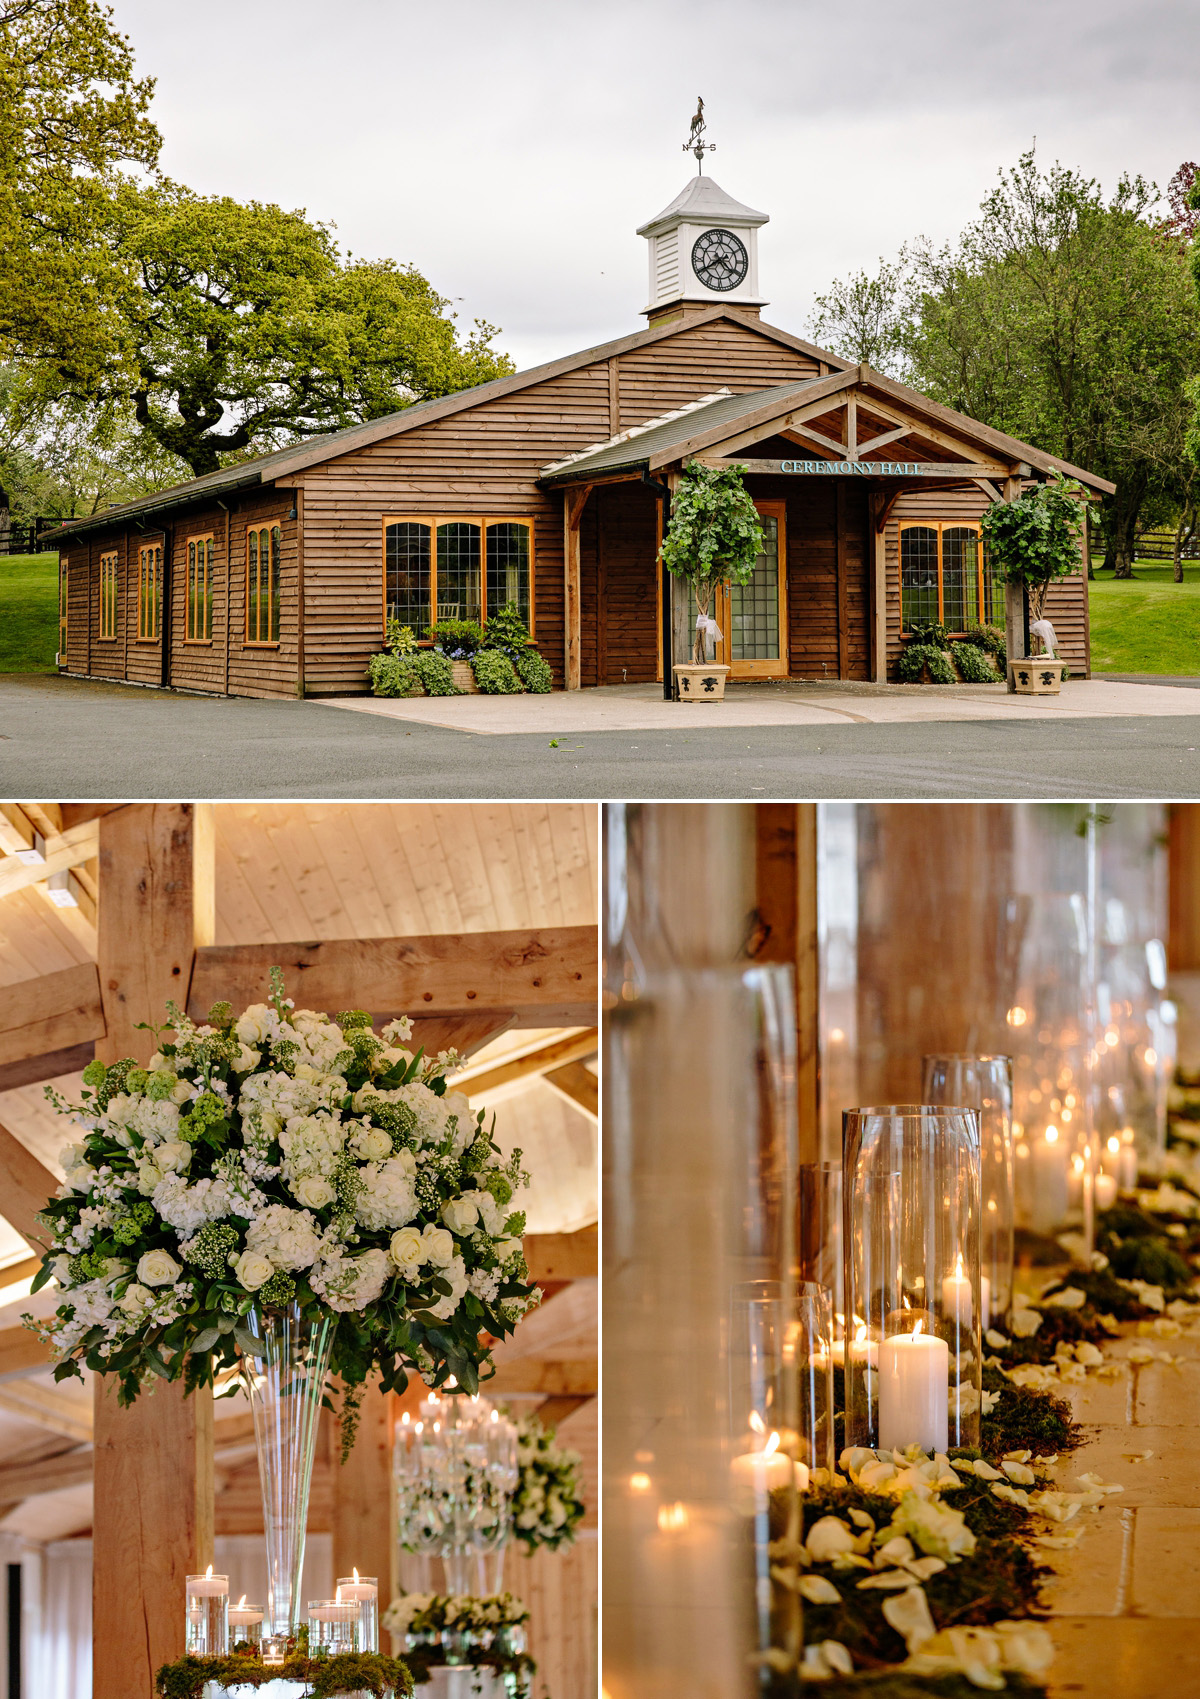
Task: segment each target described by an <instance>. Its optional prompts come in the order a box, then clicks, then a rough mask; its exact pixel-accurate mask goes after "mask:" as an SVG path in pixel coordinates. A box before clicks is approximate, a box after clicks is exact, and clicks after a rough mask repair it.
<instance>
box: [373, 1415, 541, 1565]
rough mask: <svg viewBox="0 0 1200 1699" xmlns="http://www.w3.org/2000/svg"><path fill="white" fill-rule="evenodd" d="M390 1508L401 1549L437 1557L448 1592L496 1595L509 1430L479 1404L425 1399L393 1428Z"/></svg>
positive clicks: (504, 1534) (511, 1482) (513, 1436)
mask: <svg viewBox="0 0 1200 1699" xmlns="http://www.w3.org/2000/svg"><path fill="white" fill-rule="evenodd" d="M395 1474H396V1508H397V1516H398V1519H399V1532H400V1544H401V1546H402V1547H403V1548H404V1549H405V1550H406V1551H411V1552H417V1553H420V1554H422V1555H424V1556H428V1557H440V1558H441V1560H442V1564H443V1567H444V1570H445V1577H446V1589H447V1591H448V1592H450V1593H471V1592H477V1593H480V1594H487V1593H494V1592H498V1591H499V1590H500V1582H501V1574H502V1567H503V1554H504V1546H505V1543H506V1541H507V1540H508V1537H509V1534H510V1532H511V1529H512V1500H513V1495H514V1493H515V1492H516V1489H517V1481H518V1466H517V1428H516V1424H515V1423H513V1422H510V1421H509V1420H508V1418H507V1417H506V1416H504V1415H503V1414H502V1413H501V1412H500V1411H499V1410H497V1409H496V1407H495V1406H494V1405H493V1404H492V1403H491V1401H490V1400H489V1399H487V1398H483V1397H481V1396H476V1397H473V1398H472V1397H468V1396H466V1395H465V1394H463V1393H450V1394H447V1395H444V1396H442V1395H439V1394H437V1393H430V1395H429V1397H428V1398H426V1399H424V1400H423V1402H422V1404H421V1406H420V1411H419V1414H418V1419H417V1420H416V1421H414V1420H413V1419H412V1417H411V1416H410V1415H409V1414H408V1412H405V1414H404V1415H403V1417H402V1418H401V1420H400V1423H399V1425H398V1427H397V1429H396V1445H395Z"/></svg>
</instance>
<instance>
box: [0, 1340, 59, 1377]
mask: <svg viewBox="0 0 1200 1699" xmlns="http://www.w3.org/2000/svg"><path fill="white" fill-rule="evenodd" d="M49 1363H50V1347H49V1346H48V1345H45V1344H43V1342H42V1341H41V1340H40V1339H39V1338H38V1336H37V1334H36V1333H30V1331H29V1329H28V1328H26V1327H0V1383H3V1382H4V1381H7V1380H12V1379H14V1378H15V1377H16V1376H18V1375H28V1374H32V1373H33V1372H34V1370H35V1369H44V1368H47V1367H48V1366H49Z"/></svg>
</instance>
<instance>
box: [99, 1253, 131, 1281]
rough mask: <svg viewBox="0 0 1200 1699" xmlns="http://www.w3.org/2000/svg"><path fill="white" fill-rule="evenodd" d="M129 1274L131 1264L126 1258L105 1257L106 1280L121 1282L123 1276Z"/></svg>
mask: <svg viewBox="0 0 1200 1699" xmlns="http://www.w3.org/2000/svg"><path fill="white" fill-rule="evenodd" d="M128 1273H129V1264H128V1262H127V1261H126V1260H125V1258H124V1257H105V1259H104V1278H105V1280H119V1279H120V1278H121V1276H122V1275H123V1274H128Z"/></svg>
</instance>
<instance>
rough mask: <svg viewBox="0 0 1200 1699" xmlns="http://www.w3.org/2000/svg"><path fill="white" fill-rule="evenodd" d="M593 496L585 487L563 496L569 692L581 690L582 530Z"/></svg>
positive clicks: (565, 659) (565, 663)
mask: <svg viewBox="0 0 1200 1699" xmlns="http://www.w3.org/2000/svg"><path fill="white" fill-rule="evenodd" d="M591 493H592V486H591V485H590V484H583V485H581V486H579V487H577V488H575V489H568V490H567V491H566V493H565V495H564V496H563V616H564V619H565V621H566V631H565V636H564V647H563V671H564V673H565V675H566V686H567V689H568V690H578V689H579V688H580V685H581V673H580V668H581V665H582V635H581V630H580V620H581V606H582V586H581V568H580V538H579V527H580V524H581V522H582V520H583V510H584V508H585V506H586V505H587V498H588V497H589V495H591Z"/></svg>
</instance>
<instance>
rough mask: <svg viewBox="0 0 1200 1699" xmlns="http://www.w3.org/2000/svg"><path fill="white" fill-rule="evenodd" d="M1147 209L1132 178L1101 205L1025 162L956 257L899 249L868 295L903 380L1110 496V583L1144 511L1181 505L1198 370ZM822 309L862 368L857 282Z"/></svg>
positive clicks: (1183, 296) (1073, 184)
mask: <svg viewBox="0 0 1200 1699" xmlns="http://www.w3.org/2000/svg"><path fill="white" fill-rule="evenodd" d="M1157 202H1158V195H1157V191H1156V190H1155V189H1154V188H1153V186H1152V185H1150V184H1148V183H1146V182H1144V181H1143V180H1142V179H1141V178H1138V177H1135V178H1123V179H1122V180H1121V182H1120V183H1119V184H1118V186H1117V189H1116V191H1115V193H1113V194H1112V195H1111V196H1110V197H1109V198H1108V199H1105V197H1104V196H1103V194H1102V193H1101V190H1100V188H1099V185H1098V184H1096V183H1095V182H1093V181H1091V180H1090V179H1087V178H1085V177H1083V176H1081V175H1080V174H1078V173H1076V172H1073V171H1071V170H1069V169H1067V168H1065V167H1063V166H1060V165H1055V166H1053V167H1052V168H1051V169H1050V170H1049V171H1047V172H1044V173H1043V172H1042V171H1041V170H1040V169H1039V167H1038V164H1037V160H1036V157H1035V154H1034V152H1033V150H1032V149H1031V150H1030V151H1029V152H1027V153H1025V154H1023V155H1022V157H1021V158H1020V160H1019V161H1018V163H1017V165H1016V166H1015V167H1014V168H1013V169H1012V170H1010V171H1002V172H1001V173H1000V174H999V182H998V184H997V186H996V188H995V189H994V190H993V191H992V193H991V194H989V195H988V196H987V197H986V199H985V200H984V202H983V203H982V206H981V209H980V216H979V217H978V218H977V219H976V220H975V221H974V222H973V223H972V224H971V225H970V226H969V227H968V228H967V229H966V230H965V231H964V232H963V234H962V236H961V237H960V238H959V239H958V241H957V242H956V243H954V244H950V245H947V246H945V247H943V248H941V249H935V248H934V247H933V246H932V245H931V244H930V243H928V242H924V241H922V242H917V243H914V244H912V245H911V246H910V247H908V248H907V249H905V250H904V252H903V253H902V255H901V256H900V260H899V262H898V263H897V265H896V266H895V267H891V268H887V267H885V268H883V269H882V270H881V273H880V276H879V278H878V279H877V280H875V281H876V283H877V285H878V287H877V289H876V291H875V294H874V296H871V297H869V298H870V300H873V301H874V303H875V304H876V305H877V307H878V311H879V322H878V324H877V325H875V326H874V329H873V334H874V336H875V338H876V340H877V342H878V343H879V345H880V346H881V347H883V348H885V349H888V348H890V349H892V350H893V351H894V352H893V353H892V355H891V356H890V357H891V358H892V360H893V362H896V363H899V364H900V365H901V366H902V367H903V375H904V376H905V378H906V381H908V382H910V383H912V384H913V385H914V386H916V387H917V388H919V389H922V390H924V391H925V392H926V393H928V394H930V395H932V396H934V397H935V398H936V399H937V400H939V401H942V402H944V403H946V404H947V405H948V406H951V407H954V408H957V409H958V410H959V411H961V412H964V413H967V414H969V415H970V416H971V417H973V418H976V419H980V420H982V421H983V422H984V423H986V424H989V425H992V426H993V427H995V428H997V429H999V430H1003V431H1006V432H1008V433H1009V434H1010V435H1012V436H1015V437H1018V438H1020V439H1022V440H1023V441H1026V442H1032V443H1036V444H1037V445H1038V446H1039V447H1041V448H1043V449H1046V450H1048V451H1049V452H1050V453H1052V454H1057V455H1061V456H1062V458H1063V459H1064V460H1069V461H1071V462H1073V463H1074V464H1076V465H1080V466H1086V467H1088V468H1089V470H1091V471H1095V472H1098V473H1100V474H1101V475H1102V476H1106V477H1109V478H1111V479H1112V480H1113V481H1114V482H1115V483H1116V485H1117V492H1116V495H1115V496H1114V497H1113V498H1112V499H1111V500H1110V501H1109V502H1106V503H1105V505H1104V507H1103V509H1102V510H1101V512H1100V524H1101V527H1102V529H1103V532H1104V536H1105V542H1106V560H1107V564H1110V565H1112V566H1113V567H1114V568H1115V570H1116V573H1117V575H1118V576H1121V577H1128V576H1129V575H1130V574H1131V572H1132V566H1133V553H1134V546H1135V542H1136V538H1137V531H1138V526H1139V522H1140V520H1141V517H1142V515H1143V513H1144V512H1145V511H1146V510H1147V508H1148V505H1153V504H1155V503H1158V502H1163V501H1166V502H1175V501H1177V500H1178V499H1179V485H1180V476H1181V469H1182V467H1183V457H1182V455H1181V452H1180V449H1181V444H1182V434H1181V432H1182V430H1183V428H1184V426H1185V421H1186V417H1187V413H1188V405H1187V393H1188V392H1187V385H1188V380H1189V378H1190V377H1191V375H1192V373H1193V372H1195V371H1196V370H1197V369H1198V368H1200V310H1198V308H1197V303H1196V301H1195V299H1194V297H1193V293H1192V291H1191V290H1190V289H1189V288H1188V287H1187V266H1186V263H1185V260H1186V246H1185V242H1184V241H1183V240H1182V239H1181V238H1180V236H1179V235H1178V234H1177V233H1176V232H1175V231H1174V230H1173V229H1172V228H1170V227H1169V226H1168V224H1166V223H1164V222H1163V221H1162V220H1160V219H1158V218H1157V217H1156V215H1155V208H1156V206H1157ZM824 299H825V300H826V301H827V302H830V303H833V304H834V306H835V307H836V309H837V310H836V311H834V312H833V313H832V314H831V315H830V317H829V328H830V329H831V330H832V331H833V332H834V333H835V335H834V338H833V346H834V347H835V349H837V350H838V351H839V352H842V353H845V354H847V355H849V356H850V357H853V358H857V357H859V347H860V346H861V342H860V343H858V344H856V341H855V325H856V319H855V313H854V305H855V302H856V301H857V302H861V301H863V300H867V299H868V293H867V289H866V282H865V281H864V280H862V279H858V280H853V279H852V280H851V282H850V284H847V285H837V286H835V287H834V289H833V290H832V291H830V293H829V295H828V296H827V297H825V298H824ZM893 369H895V364H894V365H893Z"/></svg>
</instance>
